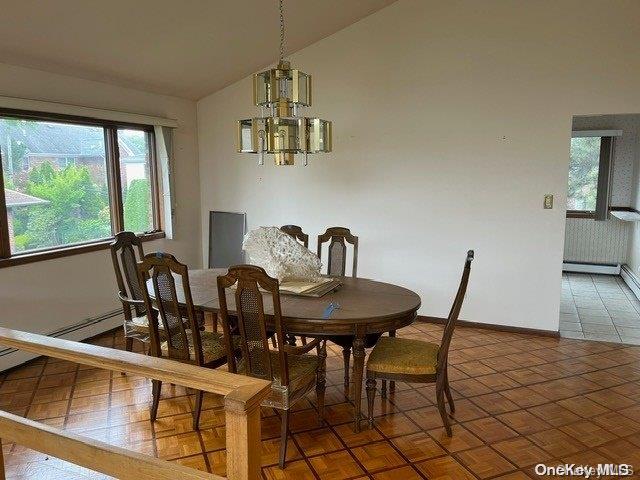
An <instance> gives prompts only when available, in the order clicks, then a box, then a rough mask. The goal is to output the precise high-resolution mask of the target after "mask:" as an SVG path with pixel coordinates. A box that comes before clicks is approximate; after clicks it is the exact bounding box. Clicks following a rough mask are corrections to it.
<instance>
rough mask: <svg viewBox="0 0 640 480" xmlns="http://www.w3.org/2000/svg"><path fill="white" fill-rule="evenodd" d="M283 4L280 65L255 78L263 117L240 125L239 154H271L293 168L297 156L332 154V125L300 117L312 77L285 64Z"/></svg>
mask: <svg viewBox="0 0 640 480" xmlns="http://www.w3.org/2000/svg"><path fill="white" fill-rule="evenodd" d="M282 1H283V0H280V61H279V62H278V66H277V68H272V69H271V70H266V71H264V72H260V73H257V74H255V75H254V76H253V103H254V104H255V105H256V106H257V107H260V116H259V117H255V118H248V119H246V120H239V121H238V152H239V153H257V154H258V164H259V165H264V154H265V153H272V154H273V155H274V160H275V164H276V165H293V164H294V163H295V161H294V155H295V154H296V153H302V154H304V165H307V154H309V153H326V152H330V151H331V122H329V121H327V120H322V119H320V118H309V117H299V116H298V110H299V109H300V108H301V107H308V106H310V105H311V75H307V74H306V73H304V72H301V71H300V70H296V69H292V68H291V65H290V64H289V62H288V61H285V60H284V12H283V6H282Z"/></svg>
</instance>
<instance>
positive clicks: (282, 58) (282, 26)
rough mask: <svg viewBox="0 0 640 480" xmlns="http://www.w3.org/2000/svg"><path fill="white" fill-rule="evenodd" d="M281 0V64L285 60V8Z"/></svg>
mask: <svg viewBox="0 0 640 480" xmlns="http://www.w3.org/2000/svg"><path fill="white" fill-rule="evenodd" d="M282 4H283V0H280V62H282V61H283V60H284V7H283V5H282Z"/></svg>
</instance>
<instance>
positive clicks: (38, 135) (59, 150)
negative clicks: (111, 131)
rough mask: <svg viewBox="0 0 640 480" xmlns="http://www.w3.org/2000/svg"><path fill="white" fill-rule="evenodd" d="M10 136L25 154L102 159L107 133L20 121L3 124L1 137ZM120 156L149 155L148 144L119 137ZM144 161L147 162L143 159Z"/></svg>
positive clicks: (75, 126)
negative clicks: (146, 149)
mask: <svg viewBox="0 0 640 480" xmlns="http://www.w3.org/2000/svg"><path fill="white" fill-rule="evenodd" d="M8 137H10V138H11V139H12V140H13V141H14V142H15V145H16V146H15V147H14V148H20V149H24V153H25V154H26V155H32V156H45V157H102V156H104V148H105V147H104V131H103V129H102V127H91V126H86V125H73V124H69V123H58V122H43V121H40V122H33V121H29V120H20V119H5V120H3V121H0V138H3V139H4V138H8ZM118 143H119V146H120V155H121V157H123V160H124V159H125V158H126V157H136V156H142V157H143V158H144V155H145V154H146V151H145V144H144V143H140V142H135V141H132V140H131V139H129V138H128V137H127V136H126V135H119V139H118ZM142 161H144V159H143V160H142Z"/></svg>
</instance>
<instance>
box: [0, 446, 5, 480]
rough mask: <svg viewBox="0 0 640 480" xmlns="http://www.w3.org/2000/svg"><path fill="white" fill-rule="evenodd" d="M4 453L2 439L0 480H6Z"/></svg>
mask: <svg viewBox="0 0 640 480" xmlns="http://www.w3.org/2000/svg"><path fill="white" fill-rule="evenodd" d="M5 478H6V477H5V471H4V452H3V450H2V439H0V480H5Z"/></svg>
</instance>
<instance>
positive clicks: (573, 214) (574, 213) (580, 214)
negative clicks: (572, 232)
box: [567, 210, 596, 218]
mask: <svg viewBox="0 0 640 480" xmlns="http://www.w3.org/2000/svg"><path fill="white" fill-rule="evenodd" d="M567 218H596V213H595V212H587V211H580V210H567Z"/></svg>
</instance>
